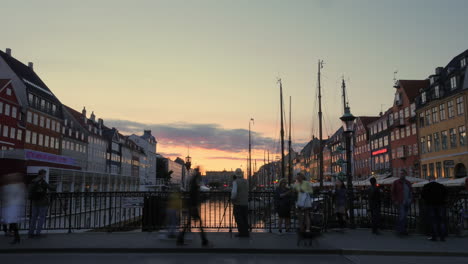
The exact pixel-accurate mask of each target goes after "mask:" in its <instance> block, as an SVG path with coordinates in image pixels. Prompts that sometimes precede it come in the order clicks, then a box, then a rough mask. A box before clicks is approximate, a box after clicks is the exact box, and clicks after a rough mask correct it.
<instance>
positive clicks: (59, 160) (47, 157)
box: [24, 150, 76, 166]
mask: <svg viewBox="0 0 468 264" xmlns="http://www.w3.org/2000/svg"><path fill="white" fill-rule="evenodd" d="M24 155H25V157H26V159H27V160H37V161H43V162H50V163H56V164H63V165H70V166H76V160H75V159H74V158H70V157H66V156H59V155H54V154H50V153H44V152H40V151H34V150H25V151H24Z"/></svg>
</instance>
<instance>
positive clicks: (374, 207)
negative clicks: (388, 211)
mask: <svg viewBox="0 0 468 264" xmlns="http://www.w3.org/2000/svg"><path fill="white" fill-rule="evenodd" d="M369 181H370V184H371V186H370V187H369V189H368V190H367V192H368V193H367V195H368V198H369V210H370V213H371V216H372V233H373V234H376V235H377V234H379V230H378V229H379V226H380V189H379V187H378V186H377V180H376V179H375V178H374V177H372V178H370V180H369Z"/></svg>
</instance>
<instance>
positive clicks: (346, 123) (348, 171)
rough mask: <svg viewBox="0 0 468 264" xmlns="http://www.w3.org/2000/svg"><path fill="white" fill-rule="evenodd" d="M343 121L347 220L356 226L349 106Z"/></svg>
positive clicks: (351, 130)
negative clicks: (346, 181)
mask: <svg viewBox="0 0 468 264" xmlns="http://www.w3.org/2000/svg"><path fill="white" fill-rule="evenodd" d="M340 119H341V121H343V132H344V134H345V138H346V177H347V180H348V183H347V185H348V186H347V187H348V208H349V220H350V227H351V228H356V226H355V223H354V204H353V202H354V192H353V177H352V175H351V136H352V133H353V131H354V120H355V119H356V117H354V116H353V114H351V111H350V109H349V106H348V105H347V106H346V107H345V111H344V114H343V116H342V117H340Z"/></svg>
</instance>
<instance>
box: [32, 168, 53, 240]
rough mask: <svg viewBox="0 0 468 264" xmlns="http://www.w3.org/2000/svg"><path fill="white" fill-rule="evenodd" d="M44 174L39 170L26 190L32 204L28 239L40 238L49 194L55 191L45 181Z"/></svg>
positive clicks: (44, 172)
mask: <svg viewBox="0 0 468 264" xmlns="http://www.w3.org/2000/svg"><path fill="white" fill-rule="evenodd" d="M46 173H47V172H46V171H45V170H39V174H38V175H37V177H36V178H34V179H33V180H32V182H31V184H30V186H29V188H28V193H29V199H30V200H31V203H32V213H31V220H30V222H29V232H28V237H29V238H32V237H40V236H41V231H42V226H43V225H44V223H45V218H46V215H47V210H48V209H49V204H50V197H49V192H52V191H55V189H54V188H52V187H51V186H50V185H49V184H48V183H47V181H46V180H45V176H46Z"/></svg>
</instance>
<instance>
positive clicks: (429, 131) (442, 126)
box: [416, 50, 468, 178]
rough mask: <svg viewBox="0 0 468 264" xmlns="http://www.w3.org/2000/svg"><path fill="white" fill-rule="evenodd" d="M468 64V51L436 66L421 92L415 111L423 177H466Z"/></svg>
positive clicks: (467, 159)
mask: <svg viewBox="0 0 468 264" xmlns="http://www.w3.org/2000/svg"><path fill="white" fill-rule="evenodd" d="M467 63H468V50H466V51H465V52H463V53H461V54H459V55H458V56H456V57H455V58H453V59H452V60H451V61H450V62H449V63H448V64H447V66H446V67H444V68H440V67H439V68H436V71H435V74H433V75H431V76H429V85H428V87H427V88H426V89H423V90H422V91H421V93H420V94H419V97H418V100H417V103H418V107H417V110H416V113H417V116H418V117H419V118H418V130H419V134H418V136H419V148H420V155H421V167H420V168H421V177H423V178H427V177H429V176H433V177H436V178H444V177H445V178H453V177H456V178H459V177H465V176H466V167H467V166H468V147H467V143H466V126H467V119H466V112H467V108H466V102H467V100H468V93H467V90H468V67H467Z"/></svg>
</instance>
